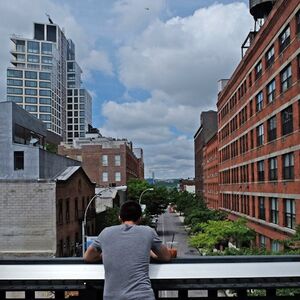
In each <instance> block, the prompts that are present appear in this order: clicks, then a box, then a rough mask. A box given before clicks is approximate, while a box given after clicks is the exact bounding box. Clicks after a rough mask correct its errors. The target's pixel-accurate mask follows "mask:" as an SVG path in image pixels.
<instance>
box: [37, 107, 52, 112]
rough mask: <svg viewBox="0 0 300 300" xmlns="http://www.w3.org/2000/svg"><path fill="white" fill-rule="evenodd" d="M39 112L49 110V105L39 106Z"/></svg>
mask: <svg viewBox="0 0 300 300" xmlns="http://www.w3.org/2000/svg"><path fill="white" fill-rule="evenodd" d="M39 110H40V112H51V107H50V106H40V108H39Z"/></svg>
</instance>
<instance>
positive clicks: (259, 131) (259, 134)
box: [256, 124, 264, 147]
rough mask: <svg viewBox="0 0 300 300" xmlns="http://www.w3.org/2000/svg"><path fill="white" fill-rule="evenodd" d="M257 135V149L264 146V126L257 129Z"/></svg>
mask: <svg viewBox="0 0 300 300" xmlns="http://www.w3.org/2000/svg"><path fill="white" fill-rule="evenodd" d="M256 134H257V147H258V146H261V145H263V143H264V124H261V125H259V126H258V127H257V128H256Z"/></svg>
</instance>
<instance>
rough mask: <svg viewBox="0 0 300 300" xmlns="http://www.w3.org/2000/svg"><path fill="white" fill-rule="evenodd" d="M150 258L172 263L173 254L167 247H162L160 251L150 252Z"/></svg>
mask: <svg viewBox="0 0 300 300" xmlns="http://www.w3.org/2000/svg"><path fill="white" fill-rule="evenodd" d="M150 256H151V257H152V258H154V259H157V260H161V261H170V260H171V254H170V252H169V251H168V248H167V247H166V246H165V245H161V247H160V248H159V250H152V251H151V252H150Z"/></svg>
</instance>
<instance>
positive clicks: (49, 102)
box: [40, 98, 51, 105]
mask: <svg viewBox="0 0 300 300" xmlns="http://www.w3.org/2000/svg"><path fill="white" fill-rule="evenodd" d="M40 104H49V105H50V104H51V99H50V98H40Z"/></svg>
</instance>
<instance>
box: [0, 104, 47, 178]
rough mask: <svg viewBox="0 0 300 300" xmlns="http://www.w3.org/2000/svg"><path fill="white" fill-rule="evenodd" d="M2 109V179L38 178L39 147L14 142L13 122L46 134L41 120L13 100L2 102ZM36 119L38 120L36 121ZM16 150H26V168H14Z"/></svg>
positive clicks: (0, 164)
mask: <svg viewBox="0 0 300 300" xmlns="http://www.w3.org/2000/svg"><path fill="white" fill-rule="evenodd" d="M0 107H1V109H0V145H1V148H0V179H22V178H23V179H25V178H27V179H37V178H39V169H38V164H39V160H38V151H39V148H38V147H34V146H32V145H22V144H14V143H13V137H12V134H13V124H14V123H15V122H16V123H17V124H19V125H21V126H23V127H26V128H28V129H32V130H34V131H35V132H39V133H41V134H45V130H43V127H41V125H44V124H43V123H42V122H41V121H38V120H37V119H36V118H34V117H33V116H31V115H30V114H29V113H27V112H25V111H24V110H23V109H21V108H20V107H18V105H16V104H15V103H12V102H3V103H1V106H0ZM35 121H36V122H35ZM14 151H24V170H17V171H15V170H14Z"/></svg>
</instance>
